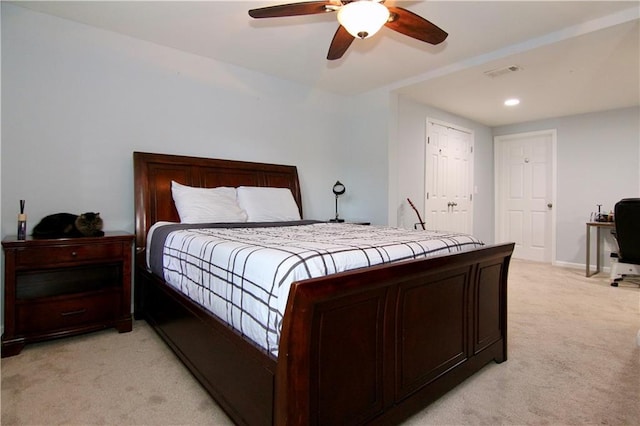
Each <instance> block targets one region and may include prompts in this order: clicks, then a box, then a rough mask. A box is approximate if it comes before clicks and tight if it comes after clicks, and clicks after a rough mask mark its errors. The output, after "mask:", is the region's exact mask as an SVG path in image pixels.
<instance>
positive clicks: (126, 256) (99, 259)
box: [2, 232, 134, 357]
mask: <svg viewBox="0 0 640 426" xmlns="http://www.w3.org/2000/svg"><path fill="white" fill-rule="evenodd" d="M133 239H134V236H133V235H132V234H129V233H124V232H107V233H105V236H103V237H87V238H61V239H51V240H46V239H33V238H31V237H28V238H27V239H26V240H17V239H16V238H15V237H7V238H5V239H4V240H2V248H3V250H4V255H5V281H4V334H3V335H2V357H7V356H13V355H17V354H19V353H20V351H22V349H23V347H24V345H25V344H27V343H30V342H36V341H40V340H46V339H53V338H58V337H65V336H70V335H75V334H80V333H86V332H89V331H95V330H101V329H104V328H110V327H115V328H116V329H117V330H118V331H119V332H121V333H124V332H127V331H131V327H132V322H131V267H132V244H133Z"/></svg>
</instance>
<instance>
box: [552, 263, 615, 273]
mask: <svg viewBox="0 0 640 426" xmlns="http://www.w3.org/2000/svg"><path fill="white" fill-rule="evenodd" d="M551 264H552V265H553V266H560V267H562V268H571V269H583V270H584V269H585V268H586V266H585V264H584V263H574V262H564V261H561V260H556V261H554V262H551ZM591 270H592V271H595V266H594V265H592V269H591ZM600 272H601V273H605V272H606V273H607V274H608V273H610V272H611V267H610V266H602V267H600Z"/></svg>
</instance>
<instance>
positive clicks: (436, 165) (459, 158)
mask: <svg viewBox="0 0 640 426" xmlns="http://www.w3.org/2000/svg"><path fill="white" fill-rule="evenodd" d="M425 152H426V158H425V197H424V200H425V208H424V211H425V219H424V220H425V222H426V227H427V229H432V230H440V231H455V232H465V233H469V234H471V233H472V232H473V209H472V195H471V188H472V186H473V133H471V131H469V130H466V129H462V128H456V127H454V126H453V125H450V124H446V123H441V122H436V121H433V120H427V140H426V149H425Z"/></svg>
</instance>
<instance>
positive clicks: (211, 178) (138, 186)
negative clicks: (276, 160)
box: [133, 152, 303, 250]
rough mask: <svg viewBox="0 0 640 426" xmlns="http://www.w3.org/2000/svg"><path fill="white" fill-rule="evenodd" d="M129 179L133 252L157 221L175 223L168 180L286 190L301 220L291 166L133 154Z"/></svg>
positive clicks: (295, 175) (203, 185)
mask: <svg viewBox="0 0 640 426" xmlns="http://www.w3.org/2000/svg"><path fill="white" fill-rule="evenodd" d="M133 176H134V195H135V214H136V224H135V228H136V248H137V250H140V249H143V248H145V246H146V237H147V232H148V231H149V228H150V227H151V225H153V224H154V223H156V222H158V221H161V220H166V221H172V222H178V221H179V217H178V212H177V210H176V207H175V205H174V203H173V198H172V196H171V181H172V180H174V181H176V182H178V183H181V184H183V185H189V186H196V187H201V188H213V187H216V186H233V187H238V186H243V185H244V186H268V187H278V188H289V189H290V190H291V192H292V193H293V197H294V199H295V200H296V203H297V204H298V210H300V217H303V216H302V197H301V194H300V183H299V181H298V170H297V169H296V167H295V166H284V165H278V164H265V163H252V162H246V161H234V160H219V159H211V158H200V157H187V156H182V155H168V154H153V153H148V152H134V153H133Z"/></svg>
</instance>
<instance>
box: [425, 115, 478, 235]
mask: <svg viewBox="0 0 640 426" xmlns="http://www.w3.org/2000/svg"><path fill="white" fill-rule="evenodd" d="M429 123H433V124H437V125H439V126H442V127H447V128H449V129H453V130H457V131H459V132H462V133H467V134H469V136H470V137H471V143H470V147H471V152H470V153H469V156H470V159H469V170H468V172H469V176H468V179H469V182H468V185H469V186H468V188H469V223H468V227H469V234H473V230H474V222H475V221H474V208H473V207H474V206H473V205H474V203H473V196H474V195H475V193H476V191H475V175H474V162H475V143H476V135H475V132H474V131H473V130H471V129H468V128H466V127H462V126H460V125H458V124H453V123H449V122H447V121H443V120H438V119H437V118H431V117H427V118H426V120H425V138H424V147H425V148H424V159H423V163H424V167H423V177H422V182H423V184H422V187H423V194H422V199H423V205H422V210H423V212H424V214H425V216H426V215H427V202H428V200H427V197H426V194H427V190H428V188H427V173H428V171H427V155H428V148H427V144H428V140H429V137H430V133H429ZM425 220H426V218H425Z"/></svg>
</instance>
